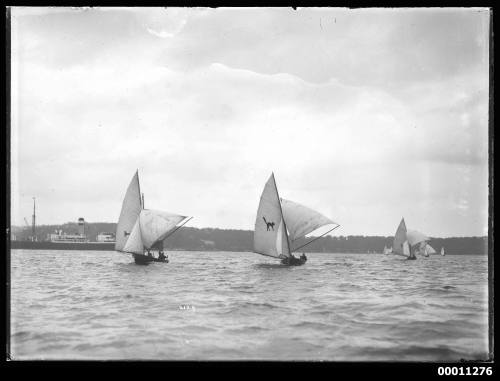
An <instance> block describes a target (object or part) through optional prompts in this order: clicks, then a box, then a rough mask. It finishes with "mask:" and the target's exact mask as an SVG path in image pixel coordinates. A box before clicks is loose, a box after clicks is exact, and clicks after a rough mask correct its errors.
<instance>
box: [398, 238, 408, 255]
mask: <svg viewBox="0 0 500 381" xmlns="http://www.w3.org/2000/svg"><path fill="white" fill-rule="evenodd" d="M401 246H402V250H401V253H398V254H404V255H410V246H409V245H408V241H404V242H403V244H402V245H401Z"/></svg>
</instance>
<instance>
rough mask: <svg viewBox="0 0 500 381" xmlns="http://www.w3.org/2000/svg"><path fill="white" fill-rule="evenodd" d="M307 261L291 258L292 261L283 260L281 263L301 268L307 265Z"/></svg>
mask: <svg viewBox="0 0 500 381" xmlns="http://www.w3.org/2000/svg"><path fill="white" fill-rule="evenodd" d="M306 261H307V259H300V258H290V259H283V260H282V261H281V263H282V264H284V265H287V266H301V265H303V264H304V263H306Z"/></svg>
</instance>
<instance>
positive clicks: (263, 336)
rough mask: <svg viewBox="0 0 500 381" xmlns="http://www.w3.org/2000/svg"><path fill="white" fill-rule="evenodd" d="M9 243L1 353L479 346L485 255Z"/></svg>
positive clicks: (472, 350) (284, 355)
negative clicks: (151, 255) (152, 250)
mask: <svg viewBox="0 0 500 381" xmlns="http://www.w3.org/2000/svg"><path fill="white" fill-rule="evenodd" d="M168 254H169V259H170V263H152V264H149V265H146V266H144V265H136V264H135V263H134V261H133V259H132V257H131V256H130V255H125V254H122V253H118V252H110V251H109V252H108V251H101V252H99V251H60V250H56V251H49V250H46V251H36V250H12V251H11V253H10V358H11V359H12V360H161V361H168V360H195V361H233V360H240V361H246V360H258V361H271V360H272V361H334V362H337V361H342V362H344V361H349V362H351V361H355V362H357V361H383V362H386V361H390V362H395V361H396V362H397V361H405V362H407V361H415V362H438V361H439V362H447V361H449V362H455V361H460V360H486V359H488V357H489V354H488V353H489V349H488V348H489V347H488V342H489V328H488V258H487V256H479V255H446V256H441V255H433V256H430V257H428V258H425V257H419V258H418V260H415V261H408V260H406V259H405V258H402V257H398V256H393V255H383V254H326V253H310V254H308V261H307V263H306V264H305V265H303V266H297V267H287V266H283V265H281V264H279V261H278V260H275V259H274V258H269V257H265V256H261V255H258V254H255V253H246V252H194V251H169V252H168Z"/></svg>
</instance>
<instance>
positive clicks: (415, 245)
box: [406, 230, 434, 259]
mask: <svg viewBox="0 0 500 381" xmlns="http://www.w3.org/2000/svg"><path fill="white" fill-rule="evenodd" d="M406 237H407V240H408V244H409V245H410V248H411V250H410V253H411V254H410V258H411V257H412V256H413V257H414V258H415V259H416V257H415V253H416V252H417V253H419V254H422V255H424V256H426V257H427V256H429V255H428V253H427V251H426V246H429V247H430V248H431V249H432V247H431V246H430V245H429V244H428V243H427V242H428V241H430V238H429V237H427V236H426V235H425V234H423V233H421V232H419V231H417V230H408V231H407V232H406ZM432 250H434V249H432Z"/></svg>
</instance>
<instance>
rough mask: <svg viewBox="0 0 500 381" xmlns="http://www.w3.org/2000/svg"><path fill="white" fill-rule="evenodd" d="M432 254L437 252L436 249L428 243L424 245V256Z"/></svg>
mask: <svg viewBox="0 0 500 381" xmlns="http://www.w3.org/2000/svg"><path fill="white" fill-rule="evenodd" d="M430 254H436V250H434V248H433V247H432V246H431V245H429V244H426V245H425V247H424V256H425V257H428V256H429V255H430Z"/></svg>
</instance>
